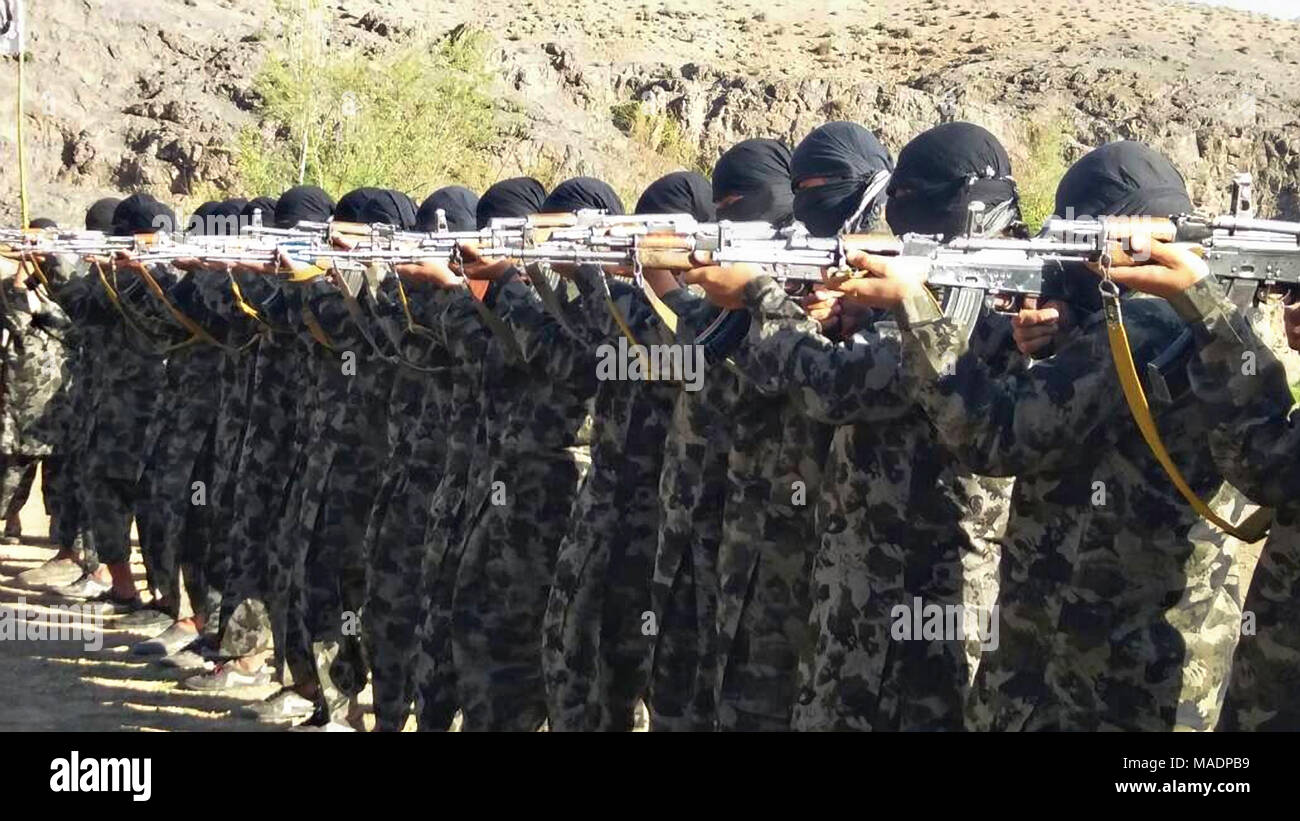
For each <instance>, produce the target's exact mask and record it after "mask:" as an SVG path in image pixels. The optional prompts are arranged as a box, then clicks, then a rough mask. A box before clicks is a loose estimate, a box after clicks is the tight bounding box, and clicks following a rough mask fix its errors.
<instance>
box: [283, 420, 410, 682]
mask: <svg viewBox="0 0 1300 821" xmlns="http://www.w3.org/2000/svg"><path fill="white" fill-rule="evenodd" d="M357 416H358V417H360V419H361V420H364V421H365V423H366V424H367V425H370V422H371V419H370V418H368V417H366V415H365V414H363V413H359V412H358V413H357ZM369 430H370V436H369V438H368V439H360V438H356V439H354V438H349V439H348V440H347V447H346V448H341V447H334V446H331V445H330V444H328V443H326V444H323V445H322V446H321V447H320V448H318V449H316V448H313V449H312V452H311V456H310V457H309V459H308V466H307V470H306V471H305V473H304V475H303V476H302V479H301V484H302V495H301V496H300V499H299V502H298V527H299V532H298V537H297V540H296V545H297V547H296V552H295V555H294V562H293V564H292V566H291V571H290V572H291V579H292V582H291V588H290V597H289V612H288V624H287V627H286V645H287V646H286V648H285V653H286V662H287V663H288V665H289V669H290V671H291V672H292V674H293V680H294V682H301V681H304V680H307V681H310V680H315V681H317V682H319V684H320V686H321V691H322V697H323V698H324V699H325V703H326V704H330V705H332V704H333V703H334V702H335V701H336V700H337V698H338V697H339V695H342V696H355V695H356V694H357V693H360V692H361V690H362V689H364V687H365V685H366V678H367V674H368V662H367V660H366V658H365V653H364V648H363V645H362V625H363V624H364V606H365V598H366V564H365V556H364V549H363V545H364V542H365V535H366V524H367V521H368V519H369V516H370V512H371V509H372V508H373V506H374V502H375V496H376V493H377V491H378V483H379V476H380V463H381V461H382V456H381V454H382V453H384V452H385V451H386V447H385V443H384V441H383V436H382V433H383V428H382V426H375V425H370V427H369ZM375 433H378V434H380V435H379V436H378V437H375V436H374V434H375ZM344 452H346V454H347V458H346V459H345V458H343V457H342V456H341V455H339V454H342V453H344ZM317 454H320V457H321V458H316V456H317ZM304 651H309V652H310V655H311V667H310V668H306V669H304V668H303V665H302V662H303V661H305V659H304V658H303V654H304Z"/></svg>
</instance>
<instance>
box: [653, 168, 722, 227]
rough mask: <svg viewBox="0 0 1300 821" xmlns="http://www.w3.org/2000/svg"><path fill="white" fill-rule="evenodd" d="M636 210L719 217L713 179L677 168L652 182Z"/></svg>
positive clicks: (705, 219)
mask: <svg viewBox="0 0 1300 821" xmlns="http://www.w3.org/2000/svg"><path fill="white" fill-rule="evenodd" d="M636 213H638V214H690V215H691V216H692V217H695V219H697V220H699V221H700V222H715V221H716V220H717V218H718V212H717V209H716V208H714V207H713V190H712V187H711V186H710V185H709V181H708V180H706V179H705V178H704V177H703V175H701V174H696V173H695V172H694V171H674V172H673V173H671V174H669V175H667V176H664V177H660V178H659V179H657V180H655V181H654V182H652V183H650V186H649V187H648V188H646V190H645V191H644V192H643V193H642V194H641V198H640V199H639V200H637V201H636Z"/></svg>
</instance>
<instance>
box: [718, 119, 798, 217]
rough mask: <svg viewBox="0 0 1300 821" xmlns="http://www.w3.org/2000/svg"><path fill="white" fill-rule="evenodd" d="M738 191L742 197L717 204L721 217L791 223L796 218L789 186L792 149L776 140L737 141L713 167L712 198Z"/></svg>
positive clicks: (721, 197)
mask: <svg viewBox="0 0 1300 821" xmlns="http://www.w3.org/2000/svg"><path fill="white" fill-rule="evenodd" d="M734 194H739V195H740V199H738V200H736V201H735V202H733V203H730V204H728V205H722V206H719V207H718V219H720V220H731V221H732V222H748V221H751V220H752V221H759V222H770V223H772V224H773V225H776V226H784V225H788V224H789V223H790V221H791V220H793V219H794V194H793V192H792V191H791V190H790V149H788V148H786V147H785V143H782V142H778V141H777V140H766V139H753V140H744V141H743V142H738V143H736V144H735V145H733V146H732V147H731V148H729V149H727V152H726V153H725V154H723V155H722V156H721V157H719V158H718V162H717V164H716V165H715V166H714V167H713V201H714V202H715V203H718V202H722V201H723V200H724V199H726V198H727V197H730V196H732V195H734Z"/></svg>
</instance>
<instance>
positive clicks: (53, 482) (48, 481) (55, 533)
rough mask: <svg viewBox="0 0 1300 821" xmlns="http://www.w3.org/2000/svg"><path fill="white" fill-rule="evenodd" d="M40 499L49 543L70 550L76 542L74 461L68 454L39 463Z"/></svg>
mask: <svg viewBox="0 0 1300 821" xmlns="http://www.w3.org/2000/svg"><path fill="white" fill-rule="evenodd" d="M41 496H42V497H43V499H44V500H45V512H46V513H48V514H49V516H50V541H52V542H54V544H55V545H57V546H58V547H60V548H62V549H67V550H71V549H73V547H74V545H76V544H78V543H79V540H78V538H77V535H78V527H79V525H78V523H79V521H80V518H81V517H80V514H79V513H78V508H77V485H76V459H75V457H74V456H72V455H67V456H54V455H51V456H46V457H45V459H44V460H43V461H42V462H41Z"/></svg>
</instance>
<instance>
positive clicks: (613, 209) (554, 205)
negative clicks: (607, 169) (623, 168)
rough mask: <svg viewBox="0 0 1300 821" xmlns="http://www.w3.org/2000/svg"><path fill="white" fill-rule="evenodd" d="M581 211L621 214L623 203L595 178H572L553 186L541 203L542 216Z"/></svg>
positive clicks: (612, 191) (604, 184) (611, 189)
mask: <svg viewBox="0 0 1300 821" xmlns="http://www.w3.org/2000/svg"><path fill="white" fill-rule="evenodd" d="M583 209H596V210H599V211H604V212H605V213H607V214H622V213H623V201H622V200H620V199H619V198H618V194H616V193H614V189H613V188H610V187H609V184H608V183H606V182H604V181H602V180H598V179H596V178H595V177H574V178H573V179H570V180H565V181H564V182H562V183H560V184H559V185H557V186H555V190H553V191H552V192H551V193H550V194H549V195H548V196H547V197H546V201H545V202H543V203H542V213H544V214H562V213H569V212H571V211H581V210H583Z"/></svg>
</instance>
